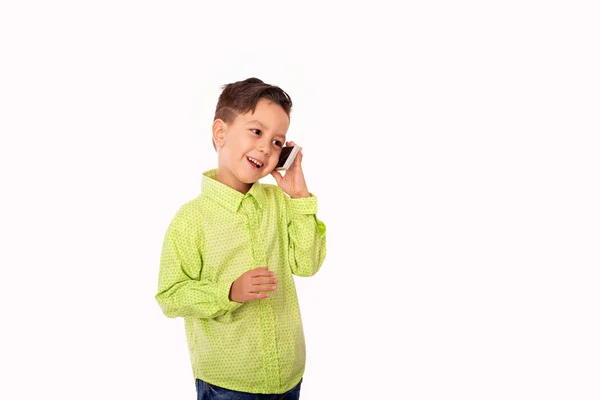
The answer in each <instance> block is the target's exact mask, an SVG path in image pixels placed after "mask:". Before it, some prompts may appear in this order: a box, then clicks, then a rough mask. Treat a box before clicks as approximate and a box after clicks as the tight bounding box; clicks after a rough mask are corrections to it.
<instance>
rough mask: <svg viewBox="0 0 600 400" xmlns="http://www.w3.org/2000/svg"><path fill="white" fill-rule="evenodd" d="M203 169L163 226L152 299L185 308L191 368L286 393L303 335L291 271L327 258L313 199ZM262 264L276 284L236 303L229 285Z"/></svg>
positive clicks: (297, 367) (252, 389)
mask: <svg viewBox="0 0 600 400" xmlns="http://www.w3.org/2000/svg"><path fill="white" fill-rule="evenodd" d="M216 172H217V170H216V169H215V170H211V171H208V172H205V173H204V174H203V176H202V192H201V194H200V195H199V196H198V197H197V198H195V199H194V200H191V201H189V202H187V203H186V204H184V205H183V206H181V207H180V208H179V210H178V211H177V213H176V214H175V216H174V218H173V220H172V222H171V224H170V225H169V227H168V229H167V232H166V234H165V238H164V243H163V248H162V254H161V260H160V274H159V283H158V294H157V295H156V300H157V301H158V303H159V304H160V306H161V308H162V310H163V312H164V313H165V315H167V316H168V317H183V318H184V319H185V329H186V335H187V341H188V347H189V352H190V358H191V362H192V368H193V372H194V376H195V377H196V378H200V379H202V380H204V381H206V382H209V383H211V384H213V385H217V386H221V387H224V388H227V389H231V390H237V391H242V392H249V393H283V392H286V391H288V390H290V389H291V388H293V387H294V386H295V385H296V384H298V382H299V381H300V379H301V378H302V375H303V373H304V366H305V343H304V333H303V330H302V321H301V318H300V309H299V305H298V298H297V296H296V288H295V285H294V278H293V275H298V276H311V275H314V274H315V273H316V272H317V271H318V270H319V268H320V267H321V264H322V263H323V260H324V259H325V225H324V224H323V223H322V222H321V221H319V220H318V219H317V218H316V215H315V214H316V211H317V199H316V197H314V196H313V195H312V194H311V197H309V198H299V199H292V198H290V197H288V196H287V195H286V194H285V193H284V192H283V191H282V190H281V189H280V188H279V187H278V186H276V185H266V184H261V183H259V182H256V183H254V184H253V185H252V187H251V189H250V190H249V191H248V193H247V194H245V195H244V194H242V193H241V192H238V191H236V190H235V189H232V188H230V187H229V186H227V185H224V184H222V183H220V182H218V181H217V180H215V177H216ZM263 266H268V267H269V270H270V271H273V272H274V273H275V275H274V277H275V278H277V280H278V283H277V290H275V291H274V292H270V293H271V295H270V296H269V297H268V298H266V299H261V300H251V301H249V302H246V303H237V302H234V301H230V300H229V289H230V287H231V284H232V283H233V281H234V280H236V279H237V278H238V277H239V276H240V275H242V274H243V273H244V272H246V271H249V270H251V269H254V268H257V267H263Z"/></svg>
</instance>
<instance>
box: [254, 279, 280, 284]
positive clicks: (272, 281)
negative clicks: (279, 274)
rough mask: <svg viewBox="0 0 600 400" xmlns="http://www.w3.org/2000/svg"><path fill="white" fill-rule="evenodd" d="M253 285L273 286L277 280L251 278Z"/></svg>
mask: <svg viewBox="0 0 600 400" xmlns="http://www.w3.org/2000/svg"><path fill="white" fill-rule="evenodd" d="M251 281H252V284H253V285H274V284H276V283H277V282H278V281H277V278H252V280H251Z"/></svg>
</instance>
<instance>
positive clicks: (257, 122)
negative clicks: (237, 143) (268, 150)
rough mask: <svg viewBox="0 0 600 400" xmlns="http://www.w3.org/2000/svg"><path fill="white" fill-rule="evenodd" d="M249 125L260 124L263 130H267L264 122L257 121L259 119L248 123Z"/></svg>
mask: <svg viewBox="0 0 600 400" xmlns="http://www.w3.org/2000/svg"><path fill="white" fill-rule="evenodd" d="M247 124H259V125H260V126H262V127H263V128H266V126H265V125H264V124H263V123H262V122H260V121H259V120H257V119H254V120H252V121H248V122H247Z"/></svg>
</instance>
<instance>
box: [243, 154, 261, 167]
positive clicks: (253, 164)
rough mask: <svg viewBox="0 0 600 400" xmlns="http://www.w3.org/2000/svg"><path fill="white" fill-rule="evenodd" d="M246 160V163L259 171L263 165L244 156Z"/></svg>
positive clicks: (254, 159)
mask: <svg viewBox="0 0 600 400" xmlns="http://www.w3.org/2000/svg"><path fill="white" fill-rule="evenodd" d="M246 159H247V160H248V163H250V165H251V166H252V168H254V169H261V168H262V166H263V165H264V163H262V162H260V161H258V160H257V159H256V158H252V157H248V156H246Z"/></svg>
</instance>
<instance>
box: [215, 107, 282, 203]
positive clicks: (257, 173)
mask: <svg viewBox="0 0 600 400" xmlns="http://www.w3.org/2000/svg"><path fill="white" fill-rule="evenodd" d="M289 126H290V119H289V118H288V116H287V114H286V113H285V111H284V110H283V108H281V106H279V105H278V104H275V103H273V102H271V101H269V100H267V99H260V100H259V101H258V103H257V104H256V109H255V110H254V112H253V113H252V112H251V111H250V112H247V113H246V114H240V115H238V116H237V117H236V118H235V120H234V121H233V122H231V123H229V124H226V123H225V122H223V121H222V120H216V121H215V122H214V123H213V139H214V140H215V144H216V146H217V151H218V157H219V169H218V171H217V180H218V181H219V182H222V183H224V184H226V185H227V186H230V187H232V188H234V189H236V190H238V191H240V192H242V193H246V192H247V191H248V190H249V189H250V187H251V186H252V184H253V183H254V182H256V181H258V180H259V179H260V178H263V177H265V176H266V175H267V174H269V173H271V171H273V169H275V166H276V165H277V161H278V160H279V154H280V153H281V148H282V147H283V146H284V145H285V138H286V137H285V135H286V133H287V130H288V128H289Z"/></svg>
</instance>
